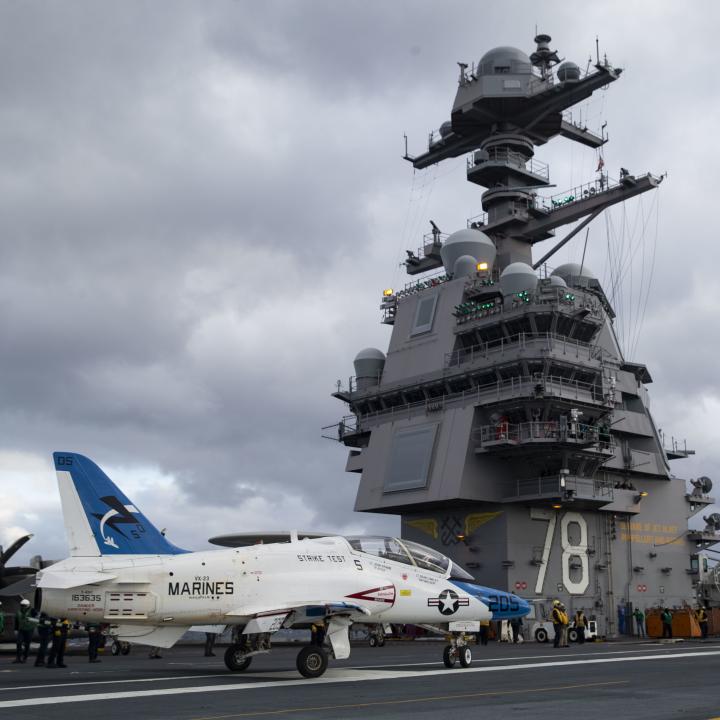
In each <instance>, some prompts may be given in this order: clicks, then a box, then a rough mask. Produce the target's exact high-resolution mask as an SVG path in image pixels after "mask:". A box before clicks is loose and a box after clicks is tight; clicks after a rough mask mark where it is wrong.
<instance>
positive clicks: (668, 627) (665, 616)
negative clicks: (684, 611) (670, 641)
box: [660, 608, 672, 638]
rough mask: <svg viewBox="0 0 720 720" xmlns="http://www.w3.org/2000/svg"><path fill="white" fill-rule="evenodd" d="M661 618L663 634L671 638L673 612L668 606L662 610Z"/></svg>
mask: <svg viewBox="0 0 720 720" xmlns="http://www.w3.org/2000/svg"><path fill="white" fill-rule="evenodd" d="M660 619H661V620H662V632H663V634H662V636H663V637H664V638H671V637H672V613H671V612H670V610H669V609H668V608H665V609H664V610H663V611H662V615H660Z"/></svg>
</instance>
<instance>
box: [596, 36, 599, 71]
mask: <svg viewBox="0 0 720 720" xmlns="http://www.w3.org/2000/svg"><path fill="white" fill-rule="evenodd" d="M595 62H596V63H597V64H598V65H599V64H600V39H599V38H598V36H597V35H596V36H595Z"/></svg>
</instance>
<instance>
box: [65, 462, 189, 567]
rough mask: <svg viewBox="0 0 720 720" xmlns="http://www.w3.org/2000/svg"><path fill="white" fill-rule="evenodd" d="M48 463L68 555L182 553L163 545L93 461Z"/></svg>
mask: <svg viewBox="0 0 720 720" xmlns="http://www.w3.org/2000/svg"><path fill="white" fill-rule="evenodd" d="M53 459H54V461H55V471H56V473H57V478H58V486H59V488H60V500H61V502H62V509H63V517H64V519H65V530H66V532H67V536H68V542H69V544H70V554H71V555H74V556H93V557H97V556H100V555H177V554H178V553H184V552H187V551H186V550H182V549H181V548H179V547H176V546H175V545H173V544H172V543H170V542H168V541H167V540H166V539H165V536H164V535H163V534H162V533H161V532H160V531H159V530H158V529H157V528H156V527H155V526H154V525H153V524H152V523H151V522H150V521H149V520H148V519H147V518H146V517H145V516H144V515H143V514H142V513H141V512H140V510H139V509H138V508H137V507H136V506H135V505H134V504H133V503H131V502H130V500H128V499H127V497H125V495H124V493H123V492H122V491H121V490H120V488H118V487H117V486H116V485H115V483H114V482H113V481H112V480H110V478H109V477H108V476H107V475H106V474H105V473H104V472H103V471H102V470H101V469H100V468H99V467H98V466H97V465H96V464H95V463H94V462H93V461H92V460H90V459H88V458H86V457H84V456H83V455H79V454H78V453H71V452H56V453H53Z"/></svg>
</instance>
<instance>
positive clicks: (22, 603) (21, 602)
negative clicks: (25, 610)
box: [20, 600, 30, 607]
mask: <svg viewBox="0 0 720 720" xmlns="http://www.w3.org/2000/svg"><path fill="white" fill-rule="evenodd" d="M20 604H21V605H22V606H23V607H29V606H30V601H29V600H21V601H20Z"/></svg>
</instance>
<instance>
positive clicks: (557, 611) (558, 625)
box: [551, 600, 563, 647]
mask: <svg viewBox="0 0 720 720" xmlns="http://www.w3.org/2000/svg"><path fill="white" fill-rule="evenodd" d="M551 618H552V624H553V630H554V631H555V638H554V639H553V647H560V640H561V639H562V623H563V612H562V610H561V608H560V601H559V600H553V609H552V616H551Z"/></svg>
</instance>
